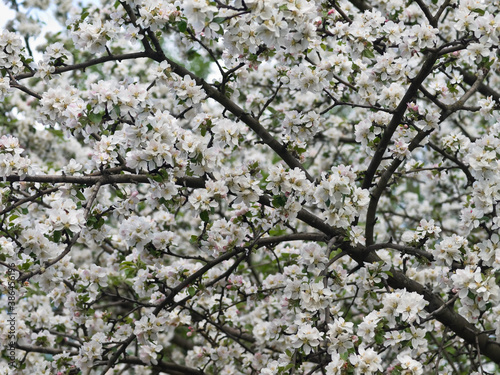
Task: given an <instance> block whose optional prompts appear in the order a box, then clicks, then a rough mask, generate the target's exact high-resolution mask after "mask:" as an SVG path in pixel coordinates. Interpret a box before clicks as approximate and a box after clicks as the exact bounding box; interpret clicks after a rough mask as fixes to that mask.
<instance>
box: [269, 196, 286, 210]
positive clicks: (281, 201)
mask: <svg viewBox="0 0 500 375" xmlns="http://www.w3.org/2000/svg"><path fill="white" fill-rule="evenodd" d="M272 203H273V207H275V208H280V207H285V205H286V197H285V196H284V195H283V194H280V195H275V196H273V202H272Z"/></svg>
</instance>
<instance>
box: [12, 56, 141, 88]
mask: <svg viewBox="0 0 500 375" xmlns="http://www.w3.org/2000/svg"><path fill="white" fill-rule="evenodd" d="M149 55H150V53H148V52H134V53H125V54H122V55H110V56H103V57H99V58H97V59H93V60H89V61H85V62H83V63H79V64H73V65H66V66H60V67H57V68H56V69H55V70H54V72H52V73H51V74H61V73H64V72H70V71H73V70H85V69H86V68H88V67H91V66H94V65H99V64H102V63H105V62H108V61H122V60H132V59H138V58H141V57H148V56H149ZM34 75H35V73H23V74H18V75H17V76H15V77H14V78H15V79H16V80H18V81H19V80H21V79H25V78H31V77H33V76H34Z"/></svg>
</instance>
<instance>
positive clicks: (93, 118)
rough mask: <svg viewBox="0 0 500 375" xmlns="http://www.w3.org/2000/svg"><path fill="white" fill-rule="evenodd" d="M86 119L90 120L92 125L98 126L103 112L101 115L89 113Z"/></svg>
mask: <svg viewBox="0 0 500 375" xmlns="http://www.w3.org/2000/svg"><path fill="white" fill-rule="evenodd" d="M87 117H88V119H89V120H90V122H92V123H94V124H100V123H101V121H102V118H103V117H104V112H102V113H94V112H90V113H89V114H88V115H87Z"/></svg>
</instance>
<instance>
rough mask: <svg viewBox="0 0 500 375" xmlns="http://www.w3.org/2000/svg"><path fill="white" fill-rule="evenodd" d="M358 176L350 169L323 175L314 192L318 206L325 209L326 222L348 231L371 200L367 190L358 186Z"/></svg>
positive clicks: (341, 168) (337, 170) (342, 167)
mask: <svg viewBox="0 0 500 375" xmlns="http://www.w3.org/2000/svg"><path fill="white" fill-rule="evenodd" d="M355 183H356V174H355V173H354V172H353V171H352V169H351V168H350V167H346V166H343V165H341V166H339V167H333V168H332V170H331V173H330V174H328V175H327V174H326V173H323V175H322V177H321V182H320V183H319V185H318V186H317V187H316V189H315V191H314V199H315V203H316V205H317V206H318V207H319V208H321V209H323V210H324V212H325V214H324V215H325V216H326V222H327V223H328V224H330V225H332V226H335V227H339V228H345V229H347V228H348V227H349V226H350V224H351V223H352V222H353V221H354V219H355V218H356V217H357V216H360V213H361V211H362V210H363V209H364V208H365V207H366V206H367V205H368V202H369V200H370V198H369V193H368V191H367V190H364V189H361V188H359V187H357V186H356V184H355Z"/></svg>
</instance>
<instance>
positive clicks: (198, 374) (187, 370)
mask: <svg viewBox="0 0 500 375" xmlns="http://www.w3.org/2000/svg"><path fill="white" fill-rule="evenodd" d="M118 363H127V364H131V365H140V366H148V367H149V366H151V367H152V368H153V370H156V371H161V372H167V373H169V374H172V373H175V374H187V375H205V373H204V372H203V371H201V370H197V369H194V368H191V367H187V366H182V365H178V364H176V363H171V362H163V361H161V362H158V364H156V365H148V364H147V363H144V362H143V361H141V360H140V359H139V358H138V357H133V356H127V357H125V358H122V359H120V360H119V362H118ZM103 374H104V372H103Z"/></svg>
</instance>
